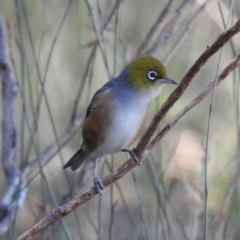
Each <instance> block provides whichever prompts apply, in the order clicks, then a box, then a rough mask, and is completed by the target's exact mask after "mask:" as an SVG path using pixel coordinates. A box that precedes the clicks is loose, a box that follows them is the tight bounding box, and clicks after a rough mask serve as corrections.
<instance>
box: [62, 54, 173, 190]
mask: <svg viewBox="0 0 240 240" xmlns="http://www.w3.org/2000/svg"><path fill="white" fill-rule="evenodd" d="M166 84H177V83H176V82H175V81H173V80H172V79H170V78H168V75H167V71H166V68H165V66H164V65H163V64H162V63H161V62H160V61H159V60H157V59H156V58H154V57H151V56H144V57H140V58H138V59H136V60H134V61H133V62H131V63H130V64H128V65H127V66H126V67H125V68H124V69H123V70H122V71H121V73H120V74H119V76H118V77H116V78H113V79H111V80H110V81H108V82H107V83H106V84H105V85H104V86H103V87H102V88H100V89H99V90H98V91H97V92H96V93H95V94H94V96H93V98H92V100H91V102H90V105H89V106H88V108H87V112H86V118H85V121H84V123H83V128H82V139H83V142H82V144H81V148H80V149H79V150H78V151H77V152H76V153H75V154H74V155H73V156H72V158H71V159H70V160H69V161H68V162H67V163H66V164H65V165H64V166H63V168H68V167H71V169H72V170H76V169H77V168H79V167H80V166H81V164H82V163H83V162H84V161H86V160H87V159H88V158H94V160H95V164H94V178H93V181H94V188H95V190H96V191H97V193H99V194H102V193H103V191H104V189H105V188H104V186H103V184H102V182H101V180H100V179H99V178H98V175H97V165H98V159H99V158H100V157H103V156H105V155H108V154H114V153H116V152H119V151H127V152H129V153H130V156H131V157H132V160H133V161H138V160H137V159H136V157H135V155H134V153H133V152H132V151H131V150H127V149H126V148H128V147H129V146H131V144H132V143H133V142H134V141H135V140H136V138H137V137H138V136H139V134H140V133H141V131H142V129H143V127H144V123H145V120H146V116H147V112H148V107H149V104H150V102H151V100H152V99H154V98H156V97H157V96H158V95H159V93H160V91H161V90H162V88H163V87H164V86H165V85H166Z"/></svg>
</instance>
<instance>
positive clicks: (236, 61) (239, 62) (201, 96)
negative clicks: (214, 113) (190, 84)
mask: <svg viewBox="0 0 240 240" xmlns="http://www.w3.org/2000/svg"><path fill="white" fill-rule="evenodd" d="M239 65H240V54H239V55H238V56H237V57H236V58H235V59H234V60H233V61H232V62H231V63H230V64H229V65H228V66H227V67H226V68H225V69H224V70H223V71H222V73H221V74H220V75H219V77H218V79H217V85H219V84H220V83H221V82H222V81H223V80H224V79H226V77H227V76H228V75H229V74H230V73H231V72H233V71H234V69H235V68H236V67H238V66H239ZM214 84H215V83H214V81H213V82H211V83H210V84H209V85H208V86H207V87H206V88H205V89H204V91H203V92H202V93H201V94H199V95H198V96H197V97H196V98H195V99H194V100H192V102H191V103H189V104H188V105H187V106H186V107H185V108H184V109H183V110H182V111H180V112H179V113H178V114H177V115H176V116H175V117H174V118H173V119H172V120H171V121H170V122H169V123H168V124H167V125H166V126H165V127H164V128H163V129H162V130H161V131H160V132H159V133H158V134H157V136H156V137H155V138H154V139H153V140H152V141H151V142H150V144H149V145H148V149H149V150H152V149H153V148H154V147H155V146H156V144H157V143H158V142H159V141H160V140H161V139H162V138H163V137H164V136H165V135H166V134H167V133H168V132H169V131H170V130H171V129H172V127H173V126H174V125H175V124H176V123H177V122H178V121H179V120H180V119H181V118H182V117H183V116H184V115H185V114H186V113H188V112H189V111H190V110H191V109H192V108H193V107H195V106H196V105H197V104H199V103H200V102H201V101H202V100H203V99H204V98H205V97H206V96H207V95H208V94H209V93H210V92H211V91H212V89H213V88H214Z"/></svg>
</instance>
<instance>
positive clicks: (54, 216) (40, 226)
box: [18, 19, 240, 240]
mask: <svg viewBox="0 0 240 240" xmlns="http://www.w3.org/2000/svg"><path fill="white" fill-rule="evenodd" d="M239 31H240V19H239V20H238V21H237V22H236V24H235V25H234V26H233V27H232V28H230V29H229V30H228V31H226V32H225V33H223V34H221V35H220V36H219V37H218V38H217V40H216V41H215V42H214V43H213V44H212V46H210V47H209V48H208V49H207V50H206V51H205V52H204V53H203V54H202V55H201V56H200V57H199V59H198V60H197V61H196V62H195V63H194V65H193V66H192V67H191V68H190V70H189V71H188V73H187V74H186V75H185V77H184V78H183V80H182V82H181V83H180V84H179V86H178V88H177V89H176V90H175V91H174V92H173V93H172V94H171V95H170V97H169V98H168V100H167V102H166V103H165V104H164V105H163V107H162V108H161V109H160V111H159V112H158V113H157V114H156V115H155V117H154V118H153V120H152V122H151V125H150V127H149V128H148V130H147V132H146V134H145V135H144V136H143V138H142V139H141V140H140V143H139V144H138V147H137V150H136V152H135V154H136V156H137V157H138V159H139V161H142V160H143V158H144V156H145V155H146V154H147V153H148V151H149V149H148V146H147V145H148V143H149V141H150V138H151V137H152V135H153V134H154V132H155V131H156V129H157V127H158V124H159V122H160V120H161V119H162V118H163V117H164V116H165V115H166V113H167V112H168V110H169V109H170V108H171V107H172V105H173V104H174V103H175V102H176V101H177V100H178V99H179V98H180V96H181V95H182V94H183V92H184V91H185V89H186V88H187V86H188V85H189V83H190V82H191V80H192V79H193V77H194V76H195V75H196V74H197V72H198V71H199V70H200V68H201V67H202V66H203V65H204V64H205V63H206V62H207V60H208V59H209V58H210V57H211V56H212V55H213V54H214V53H216V52H217V51H218V50H219V49H220V48H221V47H222V46H223V45H224V44H225V43H226V42H227V41H228V40H229V39H230V38H231V37H233V36H234V35H235V34H237V33H238V32H239ZM238 61H239V60H238ZM225 74H226V73H223V76H225ZM136 166H137V163H134V164H133V163H132V161H131V160H128V161H127V162H126V163H124V164H123V165H122V166H121V167H120V168H118V169H117V171H116V172H114V173H112V174H110V175H109V176H107V177H105V178H104V179H103V180H102V183H103V185H104V186H105V187H107V186H109V185H110V184H112V183H113V182H115V181H117V180H118V179H120V178H122V177H123V176H124V175H125V174H126V173H128V172H129V171H131V170H132V169H133V168H134V167H136ZM96 194H97V193H96V191H95V189H94V188H91V189H89V190H87V191H86V192H85V193H83V194H82V195H80V196H78V197H76V198H74V199H73V200H71V201H69V202H68V203H66V204H64V205H62V206H58V207H56V208H55V209H53V211H52V212H51V213H50V214H49V215H48V216H46V217H44V218H43V219H42V220H41V221H40V222H39V223H37V224H36V225H35V226H34V227H32V228H31V229H29V230H28V231H26V232H25V233H24V234H23V235H21V236H20V237H19V238H18V240H24V239H32V238H33V237H34V236H35V235H36V234H37V233H39V232H40V231H42V230H44V229H46V228H47V227H48V226H50V225H51V224H53V223H54V222H55V221H57V220H59V219H60V218H62V217H64V216H65V215H67V214H68V213H70V212H71V211H73V210H74V209H75V208H77V207H78V206H80V205H82V204H84V203H85V202H87V201H89V200H90V199H92V198H93V197H94V196H95V195H96Z"/></svg>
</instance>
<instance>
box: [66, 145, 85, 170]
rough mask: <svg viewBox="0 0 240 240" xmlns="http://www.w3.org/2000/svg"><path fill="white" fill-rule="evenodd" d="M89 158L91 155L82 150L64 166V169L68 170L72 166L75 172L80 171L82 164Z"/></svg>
mask: <svg viewBox="0 0 240 240" xmlns="http://www.w3.org/2000/svg"><path fill="white" fill-rule="evenodd" d="M88 157H89V153H88V152H86V151H84V150H83V149H82V148H80V149H79V150H78V151H77V152H76V153H75V154H74V155H73V156H72V157H71V158H70V160H69V161H68V162H67V163H66V164H65V165H64V166H63V168H68V167H70V166H71V169H72V170H73V171H74V170H76V169H78V168H79V167H80V166H81V165H82V163H83V162H84V161H85V160H86V159H87V158H88Z"/></svg>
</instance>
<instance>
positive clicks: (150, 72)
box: [148, 71, 157, 81]
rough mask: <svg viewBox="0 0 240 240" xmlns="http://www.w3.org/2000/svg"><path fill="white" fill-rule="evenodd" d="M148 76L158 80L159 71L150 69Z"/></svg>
mask: <svg viewBox="0 0 240 240" xmlns="http://www.w3.org/2000/svg"><path fill="white" fill-rule="evenodd" d="M148 78H149V79H150V80H152V81H154V80H156V78H157V73H156V72H155V71H149V72H148Z"/></svg>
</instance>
